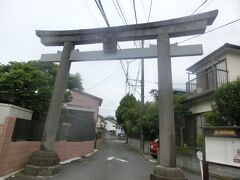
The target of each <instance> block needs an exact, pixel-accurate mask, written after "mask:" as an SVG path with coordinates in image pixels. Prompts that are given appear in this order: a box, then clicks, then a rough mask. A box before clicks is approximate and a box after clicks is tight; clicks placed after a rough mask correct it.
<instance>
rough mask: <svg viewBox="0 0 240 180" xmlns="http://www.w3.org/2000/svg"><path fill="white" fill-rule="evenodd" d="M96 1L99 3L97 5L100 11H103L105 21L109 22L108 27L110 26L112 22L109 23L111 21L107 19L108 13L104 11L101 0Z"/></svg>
mask: <svg viewBox="0 0 240 180" xmlns="http://www.w3.org/2000/svg"><path fill="white" fill-rule="evenodd" d="M95 3H96V4H97V7H98V9H99V11H100V12H101V14H102V17H103V19H104V21H105V23H106V24H107V26H108V27H110V24H109V21H108V19H107V16H106V13H105V11H104V8H103V6H102V2H101V0H95Z"/></svg>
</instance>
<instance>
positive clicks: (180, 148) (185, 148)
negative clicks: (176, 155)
mask: <svg viewBox="0 0 240 180" xmlns="http://www.w3.org/2000/svg"><path fill="white" fill-rule="evenodd" d="M176 150H177V152H181V153H189V154H192V153H194V150H193V149H192V148H191V147H189V146H187V145H184V146H177V148H176Z"/></svg>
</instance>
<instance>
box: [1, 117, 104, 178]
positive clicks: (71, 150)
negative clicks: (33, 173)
mask: <svg viewBox="0 0 240 180" xmlns="http://www.w3.org/2000/svg"><path fill="white" fill-rule="evenodd" d="M15 122H16V118H15V117H6V118H5V123H4V124H3V125H0V176H3V175H7V174H10V173H11V172H14V171H17V170H19V169H21V168H23V167H24V165H25V164H26V162H27V160H28V157H29V156H30V155H31V154H32V153H33V152H34V151H36V150H39V146H40V142H39V141H21V142H11V137H12V133H13V129H14V125H15ZM98 143H99V144H100V143H102V142H100V141H99V142H98ZM93 149H94V141H84V142H56V143H55V145H54V150H55V151H56V152H57V153H58V155H59V157H60V159H61V161H63V160H67V159H70V158H74V157H79V156H84V155H86V154H89V153H91V152H93Z"/></svg>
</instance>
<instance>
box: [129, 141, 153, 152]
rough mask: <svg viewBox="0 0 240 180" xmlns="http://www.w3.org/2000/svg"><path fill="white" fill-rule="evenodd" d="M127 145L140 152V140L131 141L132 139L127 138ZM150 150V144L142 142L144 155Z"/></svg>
mask: <svg viewBox="0 0 240 180" xmlns="http://www.w3.org/2000/svg"><path fill="white" fill-rule="evenodd" d="M128 144H129V145H130V146H132V147H133V148H134V149H136V150H140V140H139V139H133V138H128ZM149 148H150V142H149V141H144V153H147V154H149V153H150V151H149Z"/></svg>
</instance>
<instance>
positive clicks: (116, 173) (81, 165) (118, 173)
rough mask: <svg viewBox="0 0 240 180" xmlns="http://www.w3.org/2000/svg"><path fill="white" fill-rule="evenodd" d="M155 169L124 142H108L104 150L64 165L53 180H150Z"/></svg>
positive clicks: (152, 164)
mask: <svg viewBox="0 0 240 180" xmlns="http://www.w3.org/2000/svg"><path fill="white" fill-rule="evenodd" d="M154 167H155V164H154V163H151V162H149V161H148V160H146V159H144V158H143V157H142V156H141V155H140V154H139V153H137V152H136V151H135V150H133V149H132V148H130V147H129V146H128V145H126V144H124V142H123V141H119V140H118V141H114V140H111V141H106V143H105V145H104V148H103V149H101V150H99V151H98V152H96V153H95V154H93V155H92V156H90V157H88V158H87V159H86V160H85V161H81V162H79V161H76V162H72V163H69V164H66V165H64V166H63V167H62V168H63V171H62V173H61V174H59V175H57V176H55V177H52V178H49V179H51V180H55V179H56V180H63V179H64V180H66V179H69V180H81V179H82V180H113V179H114V180H148V179H149V174H150V172H152V170H153V168H154Z"/></svg>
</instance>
